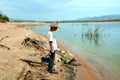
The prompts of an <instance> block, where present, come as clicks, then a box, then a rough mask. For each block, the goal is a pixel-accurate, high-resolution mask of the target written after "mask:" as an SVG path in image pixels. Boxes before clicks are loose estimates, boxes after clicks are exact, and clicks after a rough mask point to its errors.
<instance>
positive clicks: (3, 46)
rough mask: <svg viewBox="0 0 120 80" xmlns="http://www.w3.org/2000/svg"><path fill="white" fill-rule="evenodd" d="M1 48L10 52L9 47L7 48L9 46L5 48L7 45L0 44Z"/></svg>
mask: <svg viewBox="0 0 120 80" xmlns="http://www.w3.org/2000/svg"><path fill="white" fill-rule="evenodd" d="M0 47H2V48H5V49H7V50H10V48H9V47H7V46H5V45H2V44H0Z"/></svg>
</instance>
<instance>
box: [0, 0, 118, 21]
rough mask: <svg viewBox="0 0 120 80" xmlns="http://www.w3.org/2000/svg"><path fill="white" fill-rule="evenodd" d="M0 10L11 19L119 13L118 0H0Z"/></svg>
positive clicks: (73, 18)
mask: <svg viewBox="0 0 120 80" xmlns="http://www.w3.org/2000/svg"><path fill="white" fill-rule="evenodd" d="M0 10H1V12H2V13H3V14H5V15H7V16H9V17H10V18H11V19H22V20H34V21H59V20H76V19H79V18H83V17H94V16H102V15H111V14H120V0H0Z"/></svg>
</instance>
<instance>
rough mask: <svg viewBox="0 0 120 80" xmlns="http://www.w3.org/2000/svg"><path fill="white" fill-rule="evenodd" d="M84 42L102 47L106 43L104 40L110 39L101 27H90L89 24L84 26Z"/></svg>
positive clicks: (96, 25)
mask: <svg viewBox="0 0 120 80" xmlns="http://www.w3.org/2000/svg"><path fill="white" fill-rule="evenodd" d="M82 26H83V28H82V33H81V36H82V42H84V43H85V42H86V41H87V42H89V43H90V44H94V45H95V46H97V47H98V46H100V45H101V44H103V43H104V38H106V37H108V36H106V35H108V34H106V33H105V32H104V31H105V29H104V28H102V27H101V26H100V25H98V24H95V25H93V26H91V27H90V26H89V25H88V24H87V25H86V24H85V25H82Z"/></svg>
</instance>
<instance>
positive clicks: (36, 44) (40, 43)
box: [22, 37, 45, 50]
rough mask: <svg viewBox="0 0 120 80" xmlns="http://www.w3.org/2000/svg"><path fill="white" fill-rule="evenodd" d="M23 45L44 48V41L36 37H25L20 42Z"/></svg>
mask: <svg viewBox="0 0 120 80" xmlns="http://www.w3.org/2000/svg"><path fill="white" fill-rule="evenodd" d="M22 44H23V45H25V46H29V47H34V48H36V49H40V50H44V45H45V42H44V41H39V40H36V39H31V38H29V37H27V38H25V39H24V41H23V42H22Z"/></svg>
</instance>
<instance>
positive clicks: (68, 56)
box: [62, 51, 74, 63]
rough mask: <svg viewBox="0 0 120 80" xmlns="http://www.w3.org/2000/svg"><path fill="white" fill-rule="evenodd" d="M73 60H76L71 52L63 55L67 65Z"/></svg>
mask: <svg viewBox="0 0 120 80" xmlns="http://www.w3.org/2000/svg"><path fill="white" fill-rule="evenodd" d="M73 58H74V56H73V54H72V53H71V52H69V51H67V52H65V54H63V57H62V59H63V60H64V62H65V63H69V62H70V61H71V60H72V59H73Z"/></svg>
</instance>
